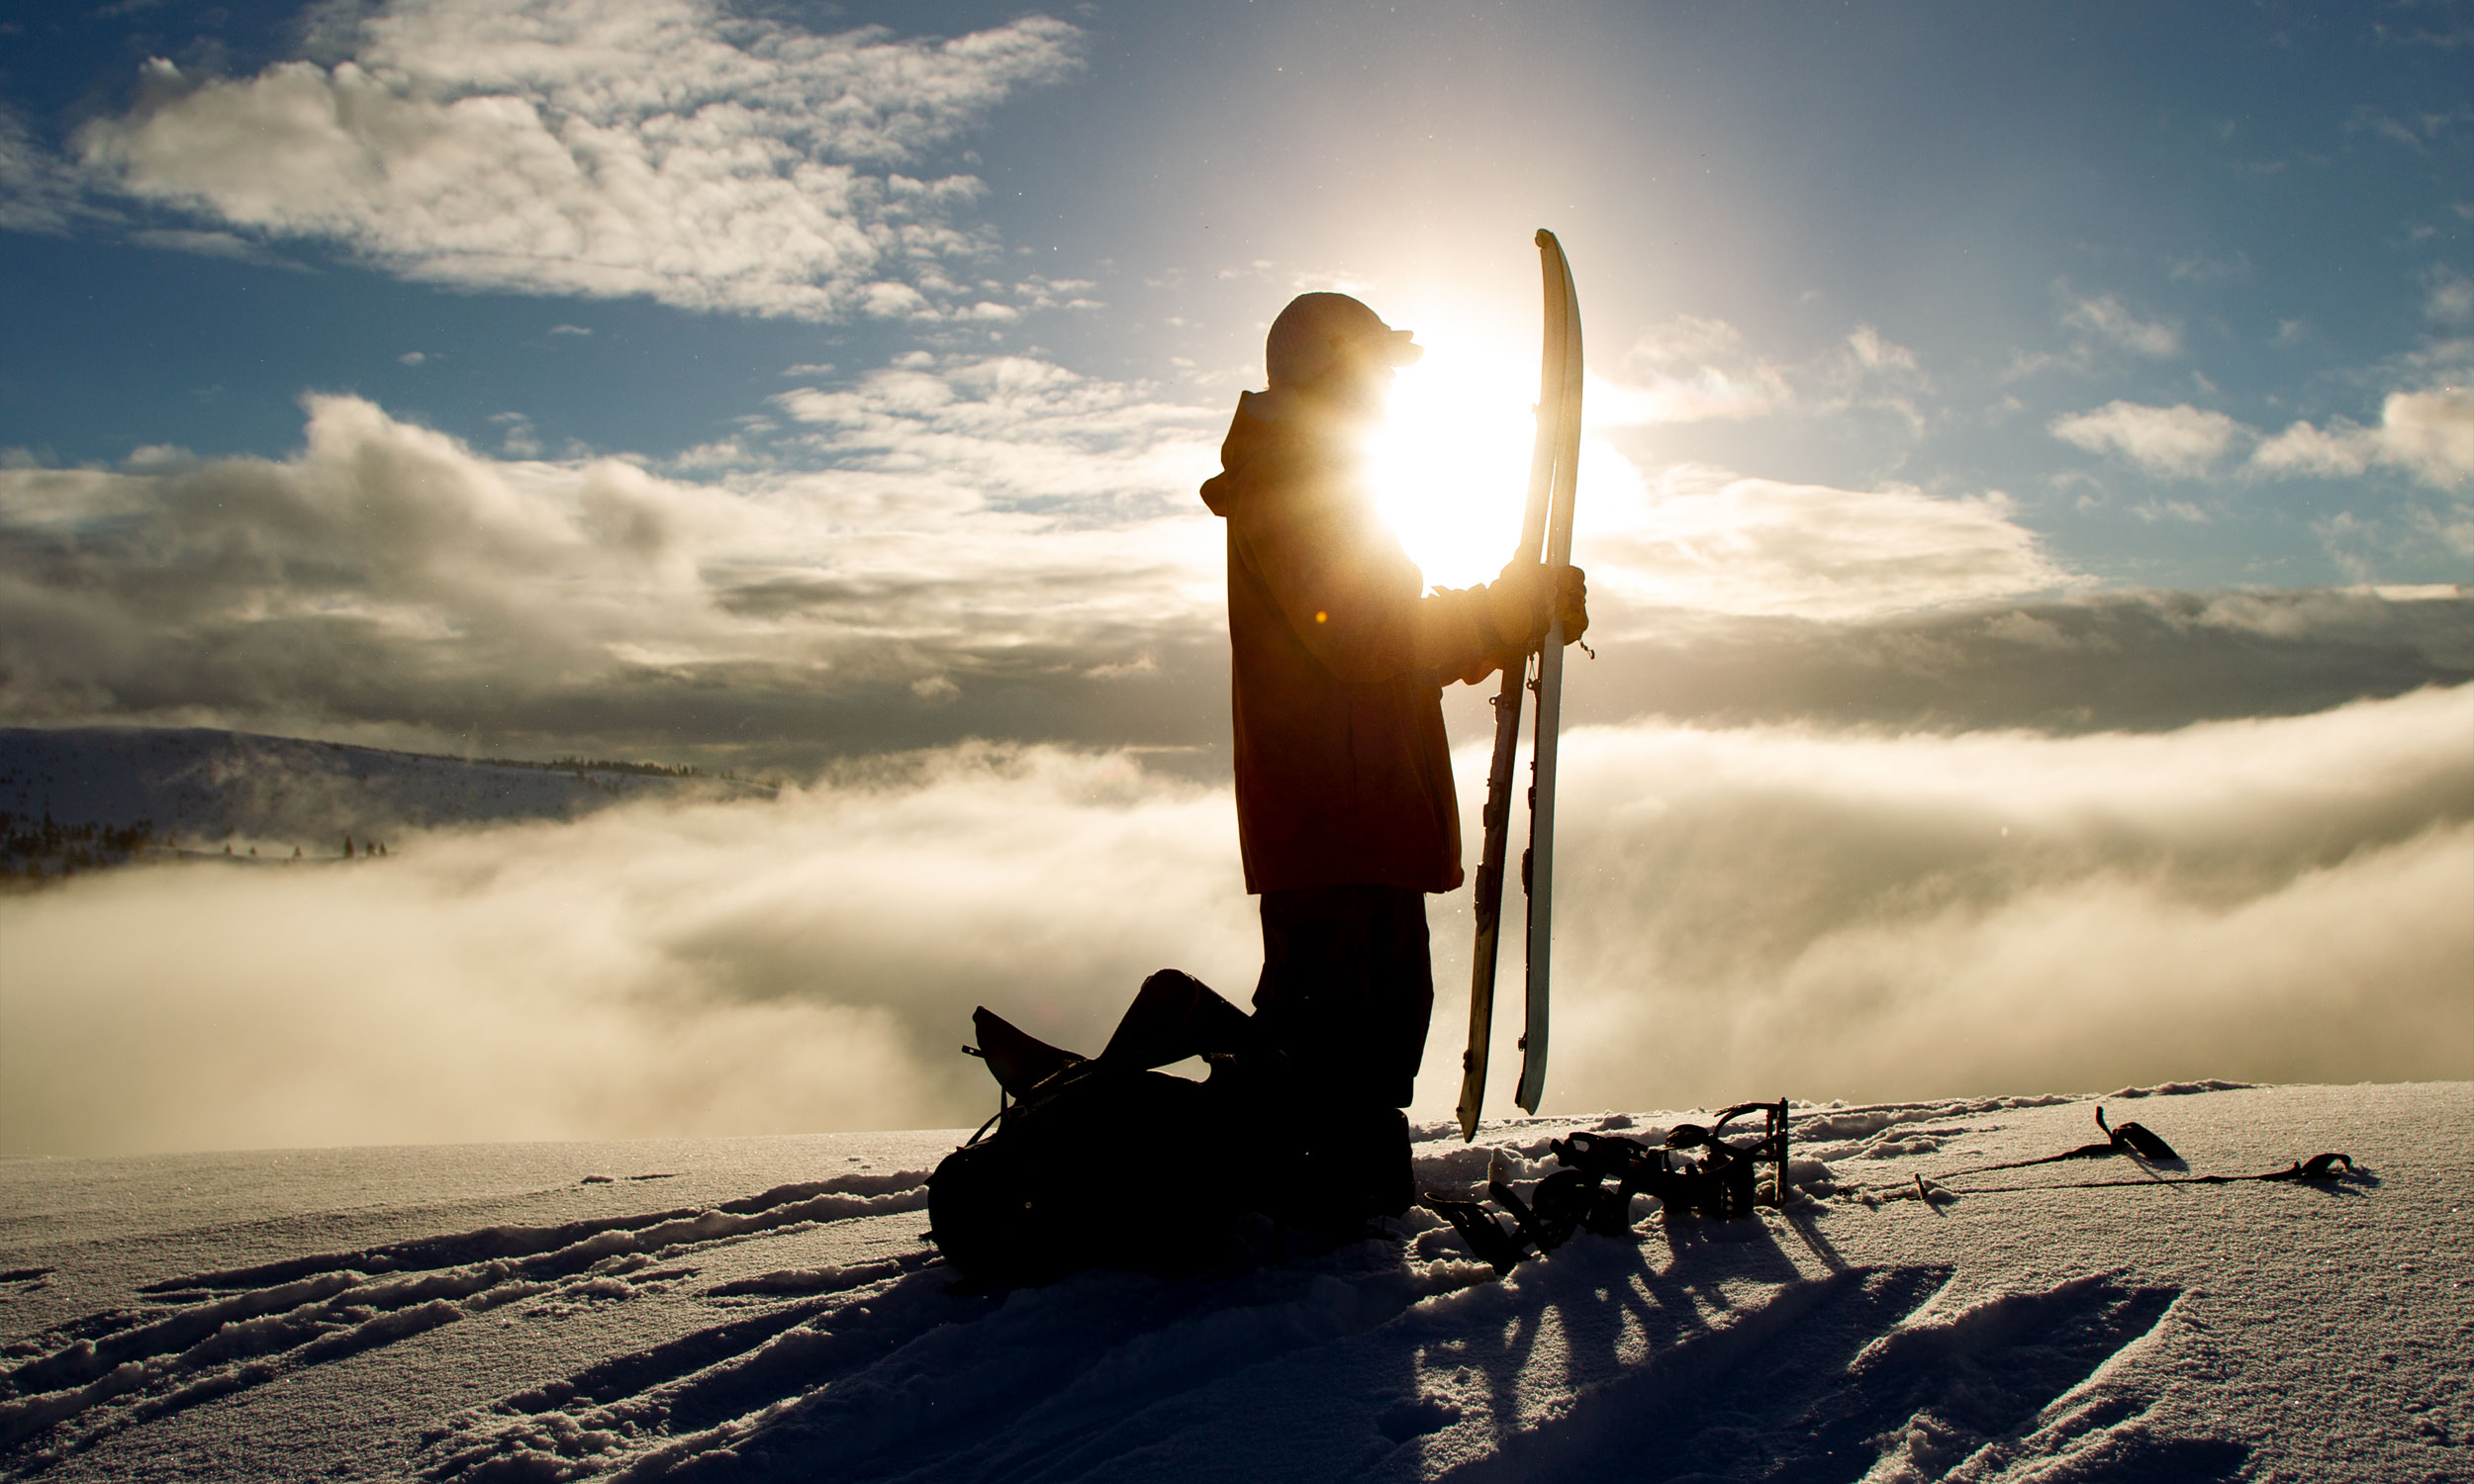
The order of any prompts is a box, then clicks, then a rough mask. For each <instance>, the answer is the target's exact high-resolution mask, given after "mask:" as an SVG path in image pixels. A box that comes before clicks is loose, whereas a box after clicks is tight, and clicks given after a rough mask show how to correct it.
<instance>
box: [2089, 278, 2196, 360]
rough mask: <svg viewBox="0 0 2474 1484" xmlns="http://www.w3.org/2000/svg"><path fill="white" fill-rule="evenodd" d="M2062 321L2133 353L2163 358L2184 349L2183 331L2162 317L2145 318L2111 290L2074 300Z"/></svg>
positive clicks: (2158, 358)
mask: <svg viewBox="0 0 2474 1484" xmlns="http://www.w3.org/2000/svg"><path fill="white" fill-rule="evenodd" d="M2061 323H2062V324H2064V325H2069V326H2070V327H2071V328H2073V329H2077V330H2081V331H2084V332H2086V333H2087V334H2090V335H2093V336H2094V337H2095V338H2096V339H2098V340H2100V341H2102V342H2104V343H2105V344H2108V345H2111V346H2113V347H2114V348H2116V349H2119V350H2127V351H2130V352H2131V353H2132V354H2134V355H2143V356H2147V357H2149V358H2151V359H2156V360H2162V359H2165V358H2167V357H2170V356H2174V355H2178V354H2180V353H2181V350H2182V332H2181V330H2180V329H2178V328H2176V327H2175V326H2174V325H2171V324H2169V323H2167V322H2165V321H2161V320H2143V319H2141V318H2140V317H2139V315H2138V314H2137V313H2135V312H2134V311H2132V310H2131V309H2130V308H2129V307H2128V306H2127V305H2125V304H2123V302H2122V301H2121V299H2119V298H2118V297H2116V296H2114V295H2112V294H2099V295H2096V296H2095V297H2093V298H2083V299H2080V300H2078V301H2077V302H2076V303H2074V304H2072V305H2071V306H2070V308H2069V309H2068V310H2067V311H2065V312H2064V313H2063V315H2062V317H2061Z"/></svg>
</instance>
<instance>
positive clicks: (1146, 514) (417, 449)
mask: <svg viewBox="0 0 2474 1484" xmlns="http://www.w3.org/2000/svg"><path fill="white" fill-rule="evenodd" d="M308 408H309V421H308V427H307V439H306V445H305V446H304V448H303V449H302V450H301V452H299V453H298V454H296V455H294V456H293V457H291V458H288V459H285V460H281V461H276V460H264V459H228V460H215V461H205V462H201V461H197V460H193V459H189V458H187V457H185V456H183V455H180V454H178V453H177V452H175V451H170V450H150V451H146V450H142V451H141V454H140V455H139V456H138V457H136V458H134V459H133V460H132V461H131V462H130V464H129V465H127V466H125V467H124V468H123V469H121V470H118V471H106V470H96V469H27V468H18V469H7V470H0V615H5V621H4V622H0V629H5V634H6V637H5V638H0V712H5V713H6V714H8V715H9V716H11V717H12V718H14V719H17V720H21V721H33V720H70V719H79V718H83V719H89V720H106V719H109V720H156V721H172V720H181V719H190V720H204V721H220V722H224V723H227V724H239V725H246V726H254V727H257V728H259V729H263V730H272V731H279V732H280V731H297V730H301V729H304V728H314V727H338V726H339V727H343V728H346V729H349V728H352V727H356V726H376V727H389V726H392V727H414V728H427V729H428V731H427V734H428V736H429V737H430V738H431V739H432V740H434V739H436V738H437V737H440V736H454V735H457V734H459V733H461V732H464V731H466V730H468V729H469V730H473V731H476V732H478V733H479V734H480V735H481V736H482V737H483V738H487V737H489V736H491V735H493V734H495V735H496V736H497V737H499V738H501V739H503V740H504V739H513V740H516V741H518V742H520V743H524V744H538V745H546V746H552V747H558V748H564V747H569V746H573V745H578V744H580V743H581V742H583V741H584V740H586V739H589V738H594V737H601V738H612V739H616V740H619V741H624V742H626V743H628V744H629V745H633V746H636V747H642V746H645V745H647V744H648V743H654V742H657V741H659V740H660V739H663V738H668V739H669V740H670V741H671V742H672V743H676V744H685V745H689V746H693V745H697V744H700V743H710V742H725V743H726V742H727V741H728V740H729V739H731V738H733V737H736V738H739V739H742V740H748V741H765V740H779V739H781V738H784V737H786V736H794V735H806V736H809V737H811V738H814V737H819V736H834V735H839V737H840V739H841V742H842V744H843V745H842V746H841V747H840V748H839V749H838V750H865V749H867V748H869V747H871V746H878V747H881V746H889V745H890V746H900V745H907V744H913V743H916V742H917V741H920V740H924V739H926V738H927V737H928V736H934V737H938V738H949V737H952V736H955V735H962V734H968V733H969V732H971V731H974V730H977V731H981V732H983V733H995V734H1021V731H1020V728H1023V727H1027V728H1028V729H1029V730H1030V731H1031V732H1032V733H1033V734H1041V732H1042V730H1043V729H1044V728H1054V727H1057V726H1060V725H1069V727H1070V724H1069V723H1067V722H1064V721H1061V720H1060V718H1059V717H1058V716H1057V715H1055V714H1046V715H1041V716H1035V717H1022V716H1016V715H1013V714H1012V712H1011V711H1009V710H1008V707H1012V708H1016V709H1018V708H1019V707H1021V706H1023V705H1025V704H1028V705H1030V706H1031V707H1032V709H1034V710H1038V709H1041V708H1045V707H1050V706H1052V705H1058V706H1063V707H1066V708H1069V709H1070V708H1072V707H1074V706H1076V705H1078V704H1081V703H1083V702H1085V701H1088V700H1090V699H1092V698H1093V697H1092V696H1088V695H1086V694H1084V693H1085V692H1086V691H1089V690H1092V689H1093V688H1097V689H1098V690H1100V691H1103V692H1106V693H1107V694H1108V695H1110V696H1116V698H1117V699H1118V700H1119V702H1120V705H1119V706H1118V707H1117V708H1116V714H1115V716H1114V717H1113V719H1114V720H1115V721H1117V722H1119V723H1123V722H1125V721H1127V720H1128V719H1129V718H1131V717H1133V716H1135V715H1137V714H1138V713H1139V712H1140V710H1141V707H1142V704H1143V702H1142V701H1140V700H1136V701H1134V702H1131V703H1126V702H1125V697H1124V696H1123V695H1122V694H1121V693H1122V692H1123V691H1125V690H1126V689H1127V687H1126V686H1125V685H1124V684H1116V685H1113V686H1111V685H1110V684H1109V682H1110V678H1111V677H1116V678H1120V679H1121V680H1127V681H1131V682H1132V689H1134V690H1137V691H1139V690H1142V689H1143V687H1144V685H1146V684H1151V685H1153V686H1154V689H1155V690H1156V689H1157V685H1158V683H1159V681H1160V674H1161V669H1162V666H1161V656H1163V655H1171V656H1172V657H1173V656H1174V655H1175V654H1176V653H1177V652H1179V650H1180V646H1185V647H1188V648H1190V647H1192V646H1195V645H1199V644H1201V643H1203V642H1204V640H1203V635H1204V631H1205V628H1206V625H1207V623H1208V621H1209V619H1210V617H1211V615H1212V603H1213V602H1214V601H1215V599H1216V596H1217V578H1218V573H1217V563H1218V551H1217V547H1216V544H1215V543H1216V538H1217V532H1216V529H1215V524H1216V523H1215V522H1212V521H1211V520H1210V519H1209V517H1208V516H1207V515H1205V514H1204V513H1203V512H1202V510H1201V509H1200V507H1199V505H1198V504H1196V505H1193V506H1191V507H1190V508H1186V507H1185V506H1184V502H1182V501H1180V502H1178V503H1177V506H1176V507H1175V508H1172V507H1171V505H1170V503H1169V502H1168V501H1167V500H1166V499H1165V496H1164V492H1163V490H1162V488H1161V487H1162V485H1163V484H1164V483H1165V482H1166V481H1167V479H1168V478H1169V475H1168V473H1167V471H1168V470H1169V469H1171V468H1187V469H1190V468H1194V467H1198V466H1201V465H1202V464H1203V463H1204V462H1205V460H1206V459H1207V457H1208V455H1207V452H1206V450H1207V448H1208V444H1207V443H1206V442H1205V441H1204V440H1203V435H1202V434H1201V433H1199V432H1198V431H1197V429H1196V428H1195V427H1194V426H1193V425H1192V423H1191V420H1190V419H1191V417H1192V415H1191V414H1190V412H1189V411H1187V410H1180V409H1175V408H1164V407H1160V406H1157V405H1153V404H1149V403H1146V402H1144V401H1143V400H1141V398H1140V397H1139V396H1138V395H1137V394H1136V393H1135V392H1133V391H1132V390H1130V389H1127V388H1123V387H1116V386H1110V385H1106V384H1094V383H1088V382H1085V381H1083V380H1081V379H1079V378H1075V377H1072V376H1070V375H1068V374H1067V373H1064V372H1061V371H1058V370H1056V369H1055V368H1053V367H1045V366H1036V365H1031V364H1029V363H1015V362H1002V363H991V364H982V363H962V364H961V365H959V366H958V367H957V368H955V369H953V370H952V371H951V374H950V375H949V376H945V377H930V376H928V375H927V374H926V373H924V372H911V373H905V374H904V376H902V377H899V378H892V379H887V380H881V381H870V382H866V383H864V384H862V385H861V386H860V387H858V388H857V389H855V390H852V391H848V392H845V393H841V394H834V395H827V394H823V393H812V394H808V393H803V394H796V395H795V399H794V409H793V410H794V411H795V412H796V413H798V414H799V415H801V416H804V417H817V418H823V419H838V420H839V422H840V423H841V424H842V425H841V426H840V427H839V428H838V429H837V437H839V439H840V442H839V444H838V445H837V446H838V447H839V449H840V451H841V452H842V453H843V454H844V455H846V457H847V460H848V465H847V467H846V468H841V469H835V470H828V471H824V472H808V473H792V472H782V471H774V472H764V473H748V474H745V475H743V476H738V477H734V478H732V479H731V480H729V481H728V482H726V483H721V484H711V483H694V482H688V481H684V480H680V479H674V478H665V477H663V476H661V475H658V474H655V473H652V472H650V471H648V470H647V469H645V468H644V467H642V466H641V465H639V464H636V463H631V462H627V461H624V460H618V459H601V460H585V461H577V462H568V463H538V462H530V461H521V460H517V461H510V460H498V459H492V458H489V457H486V456H484V455H481V454H478V453H476V452H474V451H473V450H472V449H470V448H469V447H467V446H465V445H463V444H462V443H460V442H458V441H456V440H454V439H452V438H448V437H446V436H444V435H442V434H439V433H436V432H432V431H430V430H428V429H426V428H421V427H417V426H414V425H411V424H408V423H404V422H400V421H397V420H395V419H393V418H391V417H388V416H387V415H386V414H385V413H383V412H382V411H380V410H379V409H378V408H377V407H375V406H374V405H372V404H370V403H367V402H364V401H360V400H358V399H354V398H347V397H315V398H311V399H309V402H308ZM995 428H1001V436H999V434H998V433H997V432H996V431H993V430H992V429H995ZM1102 433H1104V437H1102V436H1100V434H1102ZM973 447H977V448H978V450H979V451H978V452H977V454H976V455H972V454H970V453H969V450H970V449H971V448H973ZM1069 469H1070V471H1071V473H1072V476H1073V478H1072V480H1071V481H1070V483H1071V484H1072V485H1073V486H1074V488H1075V489H1076V490H1077V491H1079V492H1081V493H1079V494H1076V495H1073V496H1069V495H1068V494H1067V493H1066V488H1067V485H1068V484H1069V481H1068V480H1067V478H1066V471H1067V470H1069ZM1211 638H1212V639H1213V640H1214V641H1216V640H1217V635H1216V633H1215V632H1214V633H1213V634H1212V635H1211ZM1146 656H1149V657H1150V660H1149V661H1148V663H1147V664H1146V660H1145V657H1146ZM1145 677H1148V678H1149V679H1148V680H1147V681H1146V679H1145ZM1172 679H1174V677H1172ZM1025 688H1029V690H1030V691H1032V692H1035V693H1036V694H1035V695H1033V696H1029V697H1028V699H1027V700H1026V698H1025ZM957 699H965V700H970V701H971V702H972V703H973V704H975V705H978V706H980V707H981V709H980V710H978V711H976V712H973V713H970V714H969V715H968V716H966V717H964V718H962V719H959V720H958V719H957V718H956V717H954V716H951V715H942V714H931V713H932V712H938V711H940V710H941V708H943V707H945V706H947V705H948V704H949V703H951V702H954V701H956V700H957ZM1009 722H1010V723H1013V725H1010V726H1009V725H1008V723H1009ZM914 724H915V725H914ZM1051 734H1053V733H1051ZM1068 734H1071V733H1070V729H1069V733H1068ZM1108 735H1109V736H1110V737H1111V739H1112V740H1120V741H1123V740H1143V739H1144V728H1143V727H1142V726H1140V725H1136V726H1135V727H1134V729H1133V731H1132V732H1130V733H1110V734H1108Z"/></svg>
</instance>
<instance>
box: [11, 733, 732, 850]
mask: <svg viewBox="0 0 2474 1484" xmlns="http://www.w3.org/2000/svg"><path fill="white" fill-rule="evenodd" d="M771 792H772V789H770V788H766V787H764V786H762V785H757V784H751V783H744V782H740V781H737V780H733V779H718V778H711V777H706V776H703V775H694V776H683V775H679V774H671V773H665V772H661V771H659V770H652V769H641V768H630V767H611V766H599V767H596V766H586V765H578V766H573V767H559V766H550V765H542V764H531V763H510V762H466V761H464V760H463V759H460V758H443V757H431V756H428V755H425V754H421V753H409V752H390V751H386V750H384V749H381V748H374V747H350V746H345V745H344V744H342V743H335V742H311V741H306V740H303V739H301V738H297V737H267V736H258V735H254V734H251V733H247V732H225V731H212V730H207V729H204V728H197V727H189V728H158V727H60V728H34V727H8V728H0V812H5V813H7V814H8V815H9V816H10V821H11V824H12V832H13V833H23V832H24V831H25V830H26V829H27V828H28V826H29V825H30V823H36V822H40V821H42V820H44V819H47V818H48V819H50V820H52V821H54V822H55V823H57V824H58V825H62V826H72V827H73V826H80V825H91V826H95V827H97V832H98V833H100V832H101V831H104V830H128V829H132V828H135V827H137V826H139V825H142V824H143V825H150V826H151V833H152V837H153V840H154V841H155V842H157V843H158V845H159V846H160V847H161V849H158V850H156V851H152V852H148V853H149V854H161V853H164V852H165V851H168V850H178V851H181V852H187V853H198V852H201V851H204V852H210V853H215V854H219V855H220V854H221V852H222V849H223V847H224V846H225V845H226V844H238V845H240V846H242V847H246V846H249V845H257V846H259V847H260V848H264V847H268V846H274V847H280V850H279V851H278V852H276V853H278V854H280V855H282V856H284V857H286V858H289V856H290V855H291V851H292V848H293V847H296V846H298V847H303V848H305V849H306V850H307V852H308V853H309V854H311V855H336V854H339V853H340V851H341V845H342V840H343V838H344V837H345V836H350V837H351V838H353V839H355V840H357V841H360V842H362V843H363V844H364V845H366V844H367V842H369V841H371V840H378V841H381V842H383V841H384V840H385V839H386V838H387V837H388V836H390V835H392V834H394V833H395V832H397V831H399V830H407V829H421V828H429V827H435V826H439V825H453V824H465V823H485V822H500V821H508V820H518V819H569V818H574V817H575V816H577V815H580V814H585V813H589V812H591V811H592V810H595V809H598V808H601V807H604V806H605V805H608V804H612V803H616V802H618V801H620V800H622V799H634V798H645V797H677V798H681V799H689V798H696V799H706V798H730V797H755V796H763V795H768V794H770V793H771ZM55 853H56V852H55ZM121 854H126V852H121ZM98 864H101V863H100V862H98Z"/></svg>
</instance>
